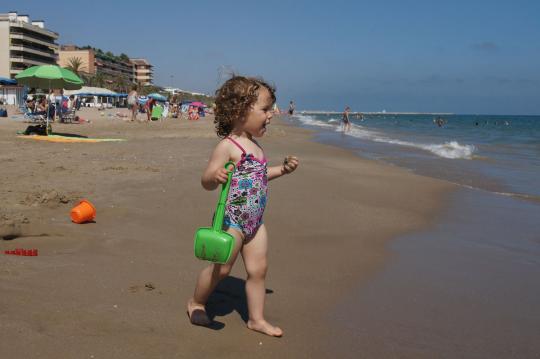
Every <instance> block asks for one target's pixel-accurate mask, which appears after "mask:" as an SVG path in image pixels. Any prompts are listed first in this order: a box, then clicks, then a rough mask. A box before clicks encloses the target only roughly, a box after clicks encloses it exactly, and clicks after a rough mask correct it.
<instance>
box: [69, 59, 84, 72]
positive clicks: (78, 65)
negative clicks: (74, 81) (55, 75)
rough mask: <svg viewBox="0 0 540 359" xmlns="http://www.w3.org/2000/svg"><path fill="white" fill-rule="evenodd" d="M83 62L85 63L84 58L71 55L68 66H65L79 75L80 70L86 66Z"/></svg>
mask: <svg viewBox="0 0 540 359" xmlns="http://www.w3.org/2000/svg"><path fill="white" fill-rule="evenodd" d="M82 64H83V61H82V58H80V57H70V58H69V59H68V64H67V66H65V68H66V69H68V70H70V71H72V72H74V73H75V74H76V75H79V72H81V71H82V70H83V69H84V66H83V65H82Z"/></svg>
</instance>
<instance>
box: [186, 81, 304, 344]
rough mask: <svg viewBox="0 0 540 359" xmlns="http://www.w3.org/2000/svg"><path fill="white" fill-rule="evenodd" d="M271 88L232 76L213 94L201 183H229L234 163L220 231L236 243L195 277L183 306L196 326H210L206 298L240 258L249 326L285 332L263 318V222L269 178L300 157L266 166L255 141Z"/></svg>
mask: <svg viewBox="0 0 540 359" xmlns="http://www.w3.org/2000/svg"><path fill="white" fill-rule="evenodd" d="M275 101H276V97H275V90H274V89H273V88H272V87H271V86H270V85H268V84H267V83H266V82H264V81H263V80H261V79H256V78H248V77H243V76H234V77H232V78H231V79H229V80H227V81H226V82H225V83H224V84H223V85H222V86H221V88H220V89H219V90H217V92H216V102H215V103H216V110H215V119H214V123H215V125H216V132H217V135H218V137H220V138H222V140H221V141H220V142H219V143H218V144H217V146H216V147H215V149H214V151H213V152H212V155H211V157H210V160H209V162H208V165H207V167H206V170H205V171H204V173H203V175H202V178H201V184H202V186H203V187H204V189H206V190H210V191H211V190H215V189H216V188H217V187H218V186H219V185H220V184H222V183H226V182H227V174H228V170H227V169H225V168H224V165H225V163H226V162H228V161H232V162H234V163H236V164H237V167H236V170H235V171H234V172H233V174H232V182H231V187H230V191H229V196H228V200H227V203H226V209H225V221H224V229H225V230H227V232H228V233H230V234H231V235H232V236H233V237H234V238H235V240H236V245H235V247H234V249H233V253H232V255H231V259H230V260H229V262H228V263H227V264H215V263H214V264H211V265H210V266H208V267H207V268H205V269H203V270H202V272H201V273H200V274H199V278H198V280H197V286H196V288H195V293H194V294H193V297H192V298H191V299H189V301H188V304H187V313H188V316H189V319H190V321H191V323H192V324H194V325H201V326H210V325H211V324H212V322H211V321H210V319H209V318H208V316H207V314H206V308H205V305H206V302H207V300H208V297H209V296H210V294H211V293H212V291H213V290H214V288H215V287H216V285H217V284H218V282H219V281H220V280H221V279H223V278H225V277H227V276H228V275H229V273H230V271H231V269H232V267H233V265H234V262H235V261H236V258H237V256H238V253H241V254H242V257H243V259H244V266H245V268H246V272H247V280H246V295H247V305H248V312H249V319H248V322H247V327H248V328H249V329H251V330H255V331H258V332H261V333H263V334H266V335H270V336H275V337H280V336H281V335H282V334H283V331H282V330H281V329H280V328H279V327H276V326H273V325H272V324H270V323H268V322H267V321H266V320H265V319H264V314H263V311H264V300H265V293H266V287H265V277H266V271H267V268H268V264H267V250H268V249H267V248H268V235H267V233H266V227H265V225H264V223H263V218H262V217H263V213H264V209H265V206H266V201H267V185H268V181H269V180H273V179H275V178H278V177H281V176H284V175H287V174H290V173H292V172H293V171H294V170H296V168H297V166H298V159H297V158H296V157H294V156H287V157H286V159H285V160H284V161H283V163H282V164H281V165H280V166H272V167H267V162H266V157H265V155H264V152H263V149H262V148H261V147H260V146H259V144H258V142H257V141H256V140H255V138H260V137H262V136H264V134H265V133H266V127H267V126H268V124H270V120H271V119H272V116H273V111H272V106H273V104H274V102H275Z"/></svg>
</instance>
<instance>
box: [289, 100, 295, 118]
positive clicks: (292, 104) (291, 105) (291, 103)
mask: <svg viewBox="0 0 540 359" xmlns="http://www.w3.org/2000/svg"><path fill="white" fill-rule="evenodd" d="M294 110H295V108H294V102H292V101H291V102H289V116H292V115H294Z"/></svg>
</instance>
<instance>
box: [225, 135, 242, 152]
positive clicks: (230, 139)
mask: <svg viewBox="0 0 540 359" xmlns="http://www.w3.org/2000/svg"><path fill="white" fill-rule="evenodd" d="M225 138H226V139H227V140H229V141H231V142H232V143H234V144H235V145H236V147H238V148H239V149H240V151H242V153H243V154H246V150H244V147H242V145H240V144H239V143H238V142H236V141H235V140H233V139H232V138H231V137H225Z"/></svg>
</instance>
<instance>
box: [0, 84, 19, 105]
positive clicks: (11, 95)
mask: <svg viewBox="0 0 540 359" xmlns="http://www.w3.org/2000/svg"><path fill="white" fill-rule="evenodd" d="M0 88H1V89H2V95H1V97H0V99H1V100H2V101H3V102H4V104H8V105H20V104H22V103H23V102H24V101H23V97H24V88H23V87H22V86H17V80H13V79H10V78H7V77H0Z"/></svg>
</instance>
